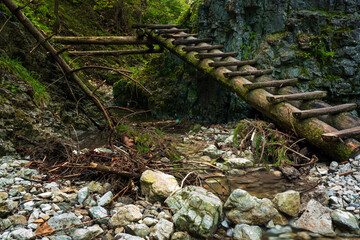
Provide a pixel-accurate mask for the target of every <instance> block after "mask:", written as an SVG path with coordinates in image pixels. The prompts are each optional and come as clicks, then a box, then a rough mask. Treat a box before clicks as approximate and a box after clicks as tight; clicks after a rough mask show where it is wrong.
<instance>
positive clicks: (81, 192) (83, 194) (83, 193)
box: [77, 187, 89, 205]
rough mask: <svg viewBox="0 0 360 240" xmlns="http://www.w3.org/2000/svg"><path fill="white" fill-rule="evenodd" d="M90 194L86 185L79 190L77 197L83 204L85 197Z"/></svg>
mask: <svg viewBox="0 0 360 240" xmlns="http://www.w3.org/2000/svg"><path fill="white" fill-rule="evenodd" d="M88 196H89V188H88V187H84V188H82V189H80V190H79V191H78V194H77V198H78V202H79V204H80V205H82V204H83V202H84V201H85V199H86V198H87V197H88Z"/></svg>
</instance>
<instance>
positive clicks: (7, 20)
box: [0, 15, 12, 33]
mask: <svg viewBox="0 0 360 240" xmlns="http://www.w3.org/2000/svg"><path fill="white" fill-rule="evenodd" d="M11 18H12V15H11V16H10V17H8V19H6V21H5V23H4V24H3V25H2V27H1V28H0V33H1V32H2V30H3V29H4V27H5V26H6V24H7V23H8V22H9V21H10V19H11Z"/></svg>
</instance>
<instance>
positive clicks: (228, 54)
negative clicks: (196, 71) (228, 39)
mask: <svg viewBox="0 0 360 240" xmlns="http://www.w3.org/2000/svg"><path fill="white" fill-rule="evenodd" d="M237 55H239V53H238V52H226V53H199V54H196V57H197V58H200V59H203V58H217V57H236V56H237Z"/></svg>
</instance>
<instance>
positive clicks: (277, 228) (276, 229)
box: [267, 225, 292, 235]
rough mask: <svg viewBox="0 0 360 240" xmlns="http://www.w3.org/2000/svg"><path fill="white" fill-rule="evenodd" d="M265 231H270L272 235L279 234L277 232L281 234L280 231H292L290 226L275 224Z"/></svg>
mask: <svg viewBox="0 0 360 240" xmlns="http://www.w3.org/2000/svg"><path fill="white" fill-rule="evenodd" d="M267 232H268V233H270V234H273V235H279V234H282V233H289V232H292V229H291V227H290V226H280V225H276V226H275V227H274V228H271V229H270V230H268V231H267Z"/></svg>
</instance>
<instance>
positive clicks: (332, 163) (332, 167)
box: [329, 161, 339, 172]
mask: <svg viewBox="0 0 360 240" xmlns="http://www.w3.org/2000/svg"><path fill="white" fill-rule="evenodd" d="M338 167H339V164H338V163H337V162H335V161H332V162H331V163H330V166H329V169H330V170H331V171H333V172H335V171H336V170H337V169H338Z"/></svg>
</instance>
